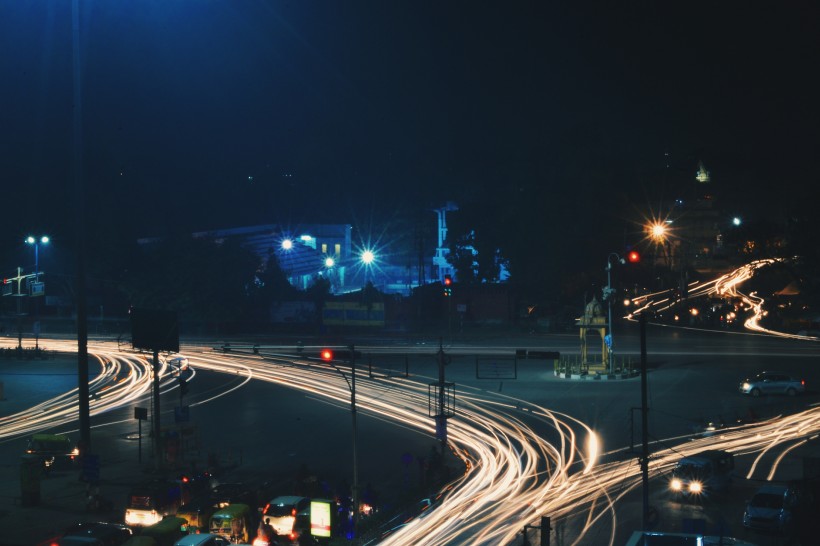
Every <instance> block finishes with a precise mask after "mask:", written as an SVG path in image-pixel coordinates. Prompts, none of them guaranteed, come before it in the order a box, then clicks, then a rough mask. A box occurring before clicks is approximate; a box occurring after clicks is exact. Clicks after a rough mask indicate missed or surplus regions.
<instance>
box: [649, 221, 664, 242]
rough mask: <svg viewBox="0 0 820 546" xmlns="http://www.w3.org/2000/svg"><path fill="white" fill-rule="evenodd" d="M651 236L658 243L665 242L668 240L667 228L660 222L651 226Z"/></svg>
mask: <svg viewBox="0 0 820 546" xmlns="http://www.w3.org/2000/svg"><path fill="white" fill-rule="evenodd" d="M649 235H650V236H651V237H652V238H653V239H655V240H656V241H663V240H664V239H666V226H665V225H664V224H661V223H660V222H655V223H654V224H650V226H649Z"/></svg>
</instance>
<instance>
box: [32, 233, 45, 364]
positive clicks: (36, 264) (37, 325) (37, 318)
mask: <svg viewBox="0 0 820 546" xmlns="http://www.w3.org/2000/svg"><path fill="white" fill-rule="evenodd" d="M49 240H50V239H49V238H48V235H42V236H41V237H39V238H37V237H34V236H32V235H29V236H28V237H26V244H28V245H33V246H34V285H33V286H34V288H33V290H37V289H39V288H40V244H44V245H45V244H48V242H49ZM41 294H42V292H37V293H36V295H38V296H39V295H41ZM31 295H32V296H35V293H33V292H32V294H31ZM33 329H34V350H35V351H39V350H40V306H39V305H38V304H37V303H35V304H34V328H33Z"/></svg>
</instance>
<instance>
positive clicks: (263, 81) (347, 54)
mask: <svg viewBox="0 0 820 546" xmlns="http://www.w3.org/2000/svg"><path fill="white" fill-rule="evenodd" d="M79 3H80V5H81V10H82V14H81V25H80V35H81V49H82V68H83V70H82V89H83V99H82V112H83V125H82V142H83V145H84V150H85V155H84V175H85V176H84V180H85V189H86V201H87V210H88V214H89V216H93V217H98V218H106V219H107V218H111V219H113V220H112V221H115V222H117V223H119V224H123V225H125V226H127V227H128V230H127V231H130V232H133V233H135V234H138V235H152V234H159V233H161V232H163V231H164V230H165V229H168V228H170V227H174V226H175V227H181V228H183V229H193V230H200V229H208V228H214V227H230V226H237V225H251V224H255V223H276V222H282V223H290V222H298V221H305V222H316V223H320V222H337V221H340V222H352V221H353V219H354V218H362V217H368V216H376V217H379V216H381V217H389V216H390V215H391V214H393V211H395V210H397V209H400V210H406V209H413V208H422V209H423V208H426V207H429V206H430V205H431V204H435V203H438V202H443V201H444V200H447V199H451V200H455V201H458V202H462V203H463V202H471V201H475V200H476V199H477V198H476V196H481V198H482V199H485V198H486V200H487V201H489V202H494V201H495V200H497V199H500V198H502V196H503V195H504V194H505V193H506V192H509V191H510V189H511V188H514V187H517V186H518V185H520V184H522V183H523V184H528V185H536V186H545V187H547V189H548V190H547V192H546V194H547V195H549V191H551V188H552V187H555V201H553V202H552V203H545V207H547V206H556V205H558V206H563V203H562V202H561V201H560V200H561V199H567V196H568V195H571V194H572V193H573V192H574V193H576V194H577V195H575V196H574V197H572V198H571V199H567V206H570V207H577V208H578V209H579V211H580V210H581V209H582V208H583V206H584V202H585V201H586V200H589V199H596V198H604V199H606V198H608V197H609V196H612V195H614V194H615V193H616V192H620V193H624V194H628V195H629V196H631V198H632V199H634V200H635V203H636V207H642V206H644V205H645V204H646V203H647V202H650V201H651V200H652V199H655V198H656V197H657V196H658V195H661V196H666V197H668V196H669V195H670V194H672V193H674V192H675V191H676V189H675V188H674V184H675V182H676V181H677V180H685V181H686V182H687V183H689V182H690V181H691V180H692V177H693V176H694V170H695V168H696V166H697V160H698V159H703V161H704V162H706V164H707V167H709V168H710V170H711V171H712V176H713V180H715V184H719V185H720V186H721V189H722V190H723V191H724V192H725V193H726V194H727V195H730V196H732V197H730V198H729V199H740V197H741V196H748V195H750V193H749V192H750V191H751V192H752V193H751V195H752V196H753V197H754V199H748V198H747V197H744V199H743V200H745V201H748V205H742V206H752V205H753V204H754V203H755V202H757V203H760V202H761V201H760V199H761V198H762V197H766V198H767V200H766V201H765V203H767V205H766V206H767V207H768V206H771V205H772V203H773V201H772V200H771V197H772V196H778V199H780V198H781V197H784V195H785V194H791V195H794V194H796V193H799V192H804V191H807V188H811V187H813V185H814V184H816V182H817V181H818V178H819V177H818V171H819V170H820V169H818V164H817V156H816V149H817V144H818V138H817V128H818V127H820V116H818V110H819V109H818V104H817V97H818V96H820V93H818V91H820V89H818V81H817V67H818V62H817V61H818V53H817V47H816V44H815V43H814V36H815V34H816V33H815V28H814V26H815V23H816V21H817V17H816V16H817V10H816V8H814V7H810V4H811V3H809V2H802V3H792V4H789V5H780V4H769V5H768V6H765V5H763V4H755V3H752V4H748V3H739V2H737V3H735V2H728V3H724V2H703V3H698V2H686V3H668V2H662V3H661V2H651V1H632V2H626V3H619V2H603V1H602V2H584V1H581V2H560V3H554V2H532V3H530V2H426V1H413V2H409V1H390V2H376V1H372V2H358V1H352V2H332V3H331V2H302V1H288V2H284V1H283V2H272V1H270V2H262V1H251V0H221V1H217V0H213V1H205V0H202V1H193V0H186V1H182V0H178V1H168V0H140V1H134V2H109V1H100V0H96V1H91V0H79ZM670 4H673V5H670ZM718 4H720V5H718ZM729 4H731V6H730V5H729ZM70 5H71V2H69V1H68V0H60V1H56V0H55V1H44V0H37V1H30V2H22V1H17V0H0V12H2V13H1V15H0V48H1V49H2V51H3V54H2V55H0V73H2V80H0V98H2V104H3V108H2V111H0V150H2V152H0V153H1V154H2V155H0V179H2V182H3V188H4V192H3V193H4V204H5V205H6V206H5V207H4V213H3V218H2V219H0V227H1V228H2V230H0V240H2V244H1V245H0V248H6V247H9V246H13V245H16V244H17V241H18V237H20V236H21V235H22V234H23V232H26V231H32V230H33V231H43V230H50V231H51V232H53V233H54V232H56V233H64V235H63V236H70V232H71V228H70V221H71V220H72V215H73V214H74V213H73V209H72V208H71V207H70V206H67V205H70V204H71V203H72V187H73V186H72V184H73V182H72V180H73V179H72V170H71V158H72V110H71V106H72V62H71V60H72V56H71V43H72V42H71V10H70ZM752 6H755V7H752ZM667 152H668V153H669V154H670V155H669V158H670V160H669V161H670V170H671V171H670V172H675V173H677V174H675V176H672V177H669V176H664V175H663V170H664V165H665V163H666V160H665V156H664V154H665V153H667ZM579 170H581V171H583V172H588V173H589V179H588V180H585V181H584V188H583V191H579V188H577V187H573V188H572V189H571V190H568V189H567V188H566V185H567V183H566V182H565V179H566V177H567V173H570V172H577V171H579ZM249 177H253V179H252V181H251V180H249ZM670 186H672V187H670ZM784 202H785V201H784ZM739 208H742V207H741V206H740V205H739ZM113 210H116V211H117V213H116V215H114V214H111V211H113ZM433 218H434V217H433V216H432V215H430V219H431V220H432V219H433ZM106 221H109V220H106Z"/></svg>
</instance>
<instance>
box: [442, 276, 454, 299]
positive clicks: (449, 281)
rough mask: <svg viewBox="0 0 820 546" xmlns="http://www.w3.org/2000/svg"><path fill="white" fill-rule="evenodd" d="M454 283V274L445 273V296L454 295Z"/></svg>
mask: <svg viewBox="0 0 820 546" xmlns="http://www.w3.org/2000/svg"><path fill="white" fill-rule="evenodd" d="M452 285H453V276H452V275H444V297H445V298H449V297H450V296H452V295H453V289H452V288H451V286H452Z"/></svg>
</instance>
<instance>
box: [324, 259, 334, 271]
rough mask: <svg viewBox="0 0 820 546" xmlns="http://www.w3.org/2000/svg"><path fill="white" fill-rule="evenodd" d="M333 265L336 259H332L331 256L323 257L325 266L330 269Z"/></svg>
mask: <svg viewBox="0 0 820 546" xmlns="http://www.w3.org/2000/svg"><path fill="white" fill-rule="evenodd" d="M334 265H336V260H334V259H333V258H332V257H331V256H328V257H327V258H325V267H326V268H328V269H330V268H331V267H333V266H334Z"/></svg>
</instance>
